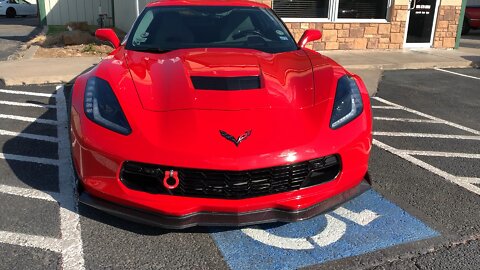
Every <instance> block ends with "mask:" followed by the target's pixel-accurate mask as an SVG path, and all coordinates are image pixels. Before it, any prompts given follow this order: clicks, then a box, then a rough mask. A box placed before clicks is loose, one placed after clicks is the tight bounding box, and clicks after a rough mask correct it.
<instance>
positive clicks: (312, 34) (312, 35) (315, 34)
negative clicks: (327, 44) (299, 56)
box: [298, 30, 322, 48]
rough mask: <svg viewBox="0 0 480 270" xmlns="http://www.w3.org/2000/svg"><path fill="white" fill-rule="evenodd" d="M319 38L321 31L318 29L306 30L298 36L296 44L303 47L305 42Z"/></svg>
mask: <svg viewBox="0 0 480 270" xmlns="http://www.w3.org/2000/svg"><path fill="white" fill-rule="evenodd" d="M321 38H322V32H320V31H319V30H306V31H305V33H303V35H302V37H301V38H300V41H298V46H299V47H300V48H305V45H307V43H309V42H312V41H315V40H319V39H321Z"/></svg>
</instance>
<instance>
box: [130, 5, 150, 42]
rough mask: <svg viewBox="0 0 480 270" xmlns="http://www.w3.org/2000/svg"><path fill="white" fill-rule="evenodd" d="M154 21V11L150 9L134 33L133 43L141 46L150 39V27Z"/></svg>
mask: <svg viewBox="0 0 480 270" xmlns="http://www.w3.org/2000/svg"><path fill="white" fill-rule="evenodd" d="M152 21H153V12H152V11H151V10H150V11H148V12H147V13H145V16H143V19H142V21H141V22H140V23H139V24H138V27H137V30H136V31H135V34H134V35H133V39H132V45H133V46H140V45H142V44H143V43H145V42H146V41H147V40H148V37H149V36H150V33H149V32H148V28H149V27H150V24H151V23H152Z"/></svg>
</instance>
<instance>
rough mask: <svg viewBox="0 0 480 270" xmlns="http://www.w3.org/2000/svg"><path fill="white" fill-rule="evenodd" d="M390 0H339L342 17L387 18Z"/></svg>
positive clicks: (339, 12) (340, 16) (338, 16)
mask: <svg viewBox="0 0 480 270" xmlns="http://www.w3.org/2000/svg"><path fill="white" fill-rule="evenodd" d="M387 9H388V0H373V1H372V0H339V3H338V13H337V14H338V15H337V18H340V19H386V18H387Z"/></svg>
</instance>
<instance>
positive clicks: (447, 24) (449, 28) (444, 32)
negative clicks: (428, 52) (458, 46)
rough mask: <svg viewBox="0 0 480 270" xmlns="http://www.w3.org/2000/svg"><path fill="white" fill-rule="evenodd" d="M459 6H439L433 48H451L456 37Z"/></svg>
mask: <svg viewBox="0 0 480 270" xmlns="http://www.w3.org/2000/svg"><path fill="white" fill-rule="evenodd" d="M460 11H461V7H460V6H440V7H439V11H438V18H437V30H436V31H435V37H434V41H433V47H434V48H453V47H455V39H456V37H457V30H458V19H459V18H460Z"/></svg>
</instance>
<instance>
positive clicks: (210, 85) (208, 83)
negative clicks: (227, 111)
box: [191, 76, 261, 91]
mask: <svg viewBox="0 0 480 270" xmlns="http://www.w3.org/2000/svg"><path fill="white" fill-rule="evenodd" d="M191 79H192V83H193V87H195V89H198V90H226V91H228V90H231V91H238V90H251V89H259V88H261V87H260V77H259V76H244V77H205V76H192V77H191Z"/></svg>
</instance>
